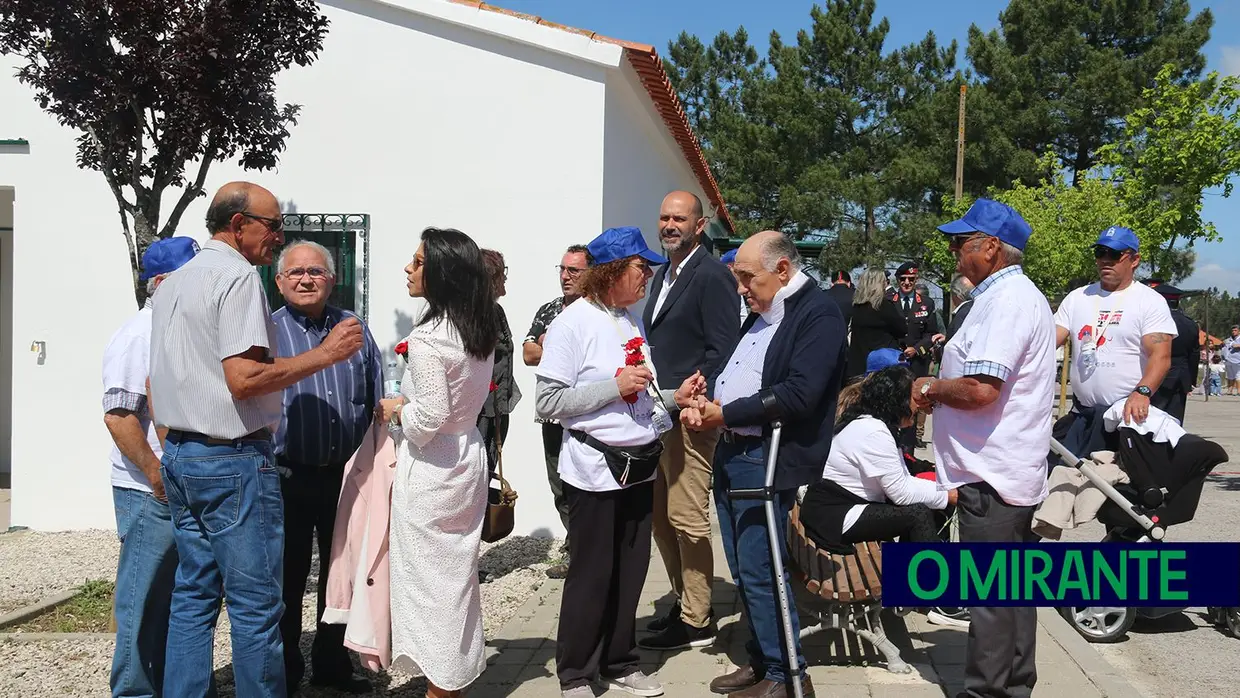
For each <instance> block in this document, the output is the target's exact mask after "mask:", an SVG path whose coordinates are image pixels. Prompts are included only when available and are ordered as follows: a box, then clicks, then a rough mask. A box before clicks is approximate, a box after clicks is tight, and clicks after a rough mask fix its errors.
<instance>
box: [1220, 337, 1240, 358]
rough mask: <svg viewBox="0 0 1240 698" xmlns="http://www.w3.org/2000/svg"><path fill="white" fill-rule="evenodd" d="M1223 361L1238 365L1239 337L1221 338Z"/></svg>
mask: <svg viewBox="0 0 1240 698" xmlns="http://www.w3.org/2000/svg"><path fill="white" fill-rule="evenodd" d="M1223 361H1224V362H1226V363H1229V364H1238V365H1240V338H1236V337H1228V338H1227V339H1224V340H1223Z"/></svg>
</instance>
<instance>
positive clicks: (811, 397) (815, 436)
mask: <svg viewBox="0 0 1240 698" xmlns="http://www.w3.org/2000/svg"><path fill="white" fill-rule="evenodd" d="M758 317H759V316H758V314H757V313H751V314H750V315H749V318H748V319H747V320H745V323H744V324H743V325H742V326H741V333H742V334H744V333H745V332H748V331H749V328H750V327H753V324H754V323H755V322H757V319H758ZM847 351H848V344H847V334H846V330H845V327H844V316H843V315H842V314H841V313H840V309H839V307H838V306H836V304H835V301H833V300H832V299H831V298H830V297H829V296H828V295H827V294H826V292H825V291H823V290H822V289H821V288H819V287H818V285H817V284H815V283H814V282H813V280H812V279H811V280H810V283H808V284H806V285H805V286H804V287H802V288H801V290H799V291H797V292H796V293H794V294H792V295H791V296H789V297H788V299H787V300H785V301H784V319H783V321H782V322H781V323H780V324H779V329H778V330H776V331H775V336H774V337H772V338H771V345H770V347H768V348H767V351H766V358H765V360H764V363H763V366H762V389H761V390H759V391H758V393H757V394H756V395H752V396H750V397H746V398H741V399H740V400H736V401H733V402H730V403H728V404H727V405H725V406H724V408H723V423H724V425H725V426H727V427H732V428H735V427H749V426H761V427H762V433H763V436H765V437H769V436H770V435H771V422H774V421H779V422H780V423H781V424H783V432H782V436H781V437H780V442H779V458H778V460H777V461H776V464H775V488H776V489H778V490H789V489H795V488H797V487H800V486H801V485H808V484H811V483H814V482H817V481H819V480H821V479H822V468H823V465H824V464H825V463H826V462H827V456H828V455H829V454H830V452H831V437H832V435H833V433H834V431H835V407H836V402H837V400H838V399H839V395H840V388H842V387H843V385H844V374H845V367H846V365H847ZM726 365H727V363H726V362H725V363H723V364H721V365H720V366H719V368H718V369H716V371H715V375H714V376H712V380H711V395H710V397H711V399H714V394H713V393H714V387H713V386H714V382H715V379H717V378H718V374H720V373H722V372H723V367H724V366H726Z"/></svg>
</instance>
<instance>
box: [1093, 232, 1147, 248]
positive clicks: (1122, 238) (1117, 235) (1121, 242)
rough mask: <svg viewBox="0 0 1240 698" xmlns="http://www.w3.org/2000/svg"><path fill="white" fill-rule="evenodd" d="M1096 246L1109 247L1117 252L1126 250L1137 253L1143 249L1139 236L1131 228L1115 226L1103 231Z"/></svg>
mask: <svg viewBox="0 0 1240 698" xmlns="http://www.w3.org/2000/svg"><path fill="white" fill-rule="evenodd" d="M1094 244H1095V245H1102V246H1103V247H1109V248H1111V249H1113V250H1115V251H1116V252H1123V251H1124V250H1132V251H1133V252H1136V251H1138V250H1140V249H1141V241H1140V240H1138V239H1137V234H1136V233H1134V232H1133V231H1132V229H1131V228H1123V227H1120V226H1118V225H1113V226H1111V227H1110V228H1107V229H1106V230H1104V231H1102V234H1101V235H1099V236H1098V242H1095V243H1094Z"/></svg>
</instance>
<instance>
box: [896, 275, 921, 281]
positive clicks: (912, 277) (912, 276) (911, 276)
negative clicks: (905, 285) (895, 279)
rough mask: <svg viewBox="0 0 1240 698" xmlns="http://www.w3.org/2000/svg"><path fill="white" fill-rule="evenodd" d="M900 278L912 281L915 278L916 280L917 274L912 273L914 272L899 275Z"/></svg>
mask: <svg viewBox="0 0 1240 698" xmlns="http://www.w3.org/2000/svg"><path fill="white" fill-rule="evenodd" d="M900 280H901V281H908V282H913V281H916V280H917V276H916V275H914V274H908V275H906V276H901V277H900Z"/></svg>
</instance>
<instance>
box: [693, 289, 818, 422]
mask: <svg viewBox="0 0 1240 698" xmlns="http://www.w3.org/2000/svg"><path fill="white" fill-rule="evenodd" d="M809 282H810V278H809V276H807V275H805V274H803V273H801V272H797V275H796V276H794V277H792V280H791V281H789V282H788V285H787V286H785V287H783V288H781V289H780V290H779V292H778V293H776V294H775V298H774V300H773V301H772V302H771V307H770V308H769V309H767V310H766V311H765V312H762V313H760V314H759V316H758V319H757V320H756V321H755V322H754V324H753V325H752V326H751V327H750V328H749V330H748V331H747V332H746V333H745V335H744V336H743V337H741V339H740V341H739V342H738V343H737V345H736V349H735V350H733V352H732V356H730V357H728V363H727V366H725V367H724V369H723V371H721V372H720V373H719V379H718V381H716V384H715V397H717V398H718V399H719V404H720V405H721V406H727V404H728V403H729V402H733V401H735V400H740V399H741V398H747V397H749V396H751V395H756V394H757V393H758V391H759V390H761V389H762V370H763V369H764V368H765V367H766V351H767V349H769V348H770V346H771V339H772V338H773V337H774V336H775V331H776V330H778V329H779V325H780V323H781V322H783V320H784V301H785V300H787V298H788V296H791V295H792V294H794V293H796V292H797V291H799V290H801V287H802V286H804V285H805V284H807V283H809ZM729 431H732V432H734V433H736V434H741V435H745V436H762V427H737V428H735V429H729Z"/></svg>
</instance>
